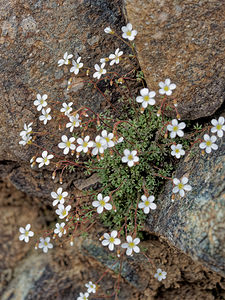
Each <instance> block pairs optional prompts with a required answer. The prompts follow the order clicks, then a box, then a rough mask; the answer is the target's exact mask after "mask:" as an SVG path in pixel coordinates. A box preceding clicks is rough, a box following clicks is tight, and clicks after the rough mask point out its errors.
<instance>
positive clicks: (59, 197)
mask: <svg viewBox="0 0 225 300" xmlns="http://www.w3.org/2000/svg"><path fill="white" fill-rule="evenodd" d="M62 190H63V189H62V188H61V187H60V188H58V189H57V192H51V197H52V198H53V199H55V200H54V201H53V203H52V205H53V206H55V205H57V204H58V202H59V203H60V204H63V203H64V201H65V198H66V197H67V196H68V193H67V192H63V191H62Z"/></svg>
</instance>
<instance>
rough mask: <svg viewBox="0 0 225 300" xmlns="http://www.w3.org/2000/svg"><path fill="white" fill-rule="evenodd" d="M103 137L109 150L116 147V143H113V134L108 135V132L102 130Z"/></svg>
mask: <svg viewBox="0 0 225 300" xmlns="http://www.w3.org/2000/svg"><path fill="white" fill-rule="evenodd" d="M102 137H103V139H105V141H106V146H107V148H112V147H113V146H115V143H114V141H113V138H114V134H113V133H107V131H106V130H102Z"/></svg>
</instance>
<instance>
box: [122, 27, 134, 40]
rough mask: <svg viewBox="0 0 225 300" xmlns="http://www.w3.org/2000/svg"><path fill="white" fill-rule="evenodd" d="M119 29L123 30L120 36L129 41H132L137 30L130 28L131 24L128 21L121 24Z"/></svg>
mask: <svg viewBox="0 0 225 300" xmlns="http://www.w3.org/2000/svg"><path fill="white" fill-rule="evenodd" d="M121 29H122V31H123V34H122V37H123V38H124V39H128V40H129V41H133V40H134V38H135V36H136V35H137V31H136V30H132V25H131V24H130V23H128V24H127V25H126V26H123V27H122V28H121Z"/></svg>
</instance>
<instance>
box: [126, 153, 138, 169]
mask: <svg viewBox="0 0 225 300" xmlns="http://www.w3.org/2000/svg"><path fill="white" fill-rule="evenodd" d="M123 153H124V156H123V157H122V162H123V163H127V164H128V166H129V167H133V165H134V164H135V163H137V162H138V161H139V157H138V156H137V151H136V150H133V151H130V150H128V149H125V150H124V151H123Z"/></svg>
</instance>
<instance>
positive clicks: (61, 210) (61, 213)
mask: <svg viewBox="0 0 225 300" xmlns="http://www.w3.org/2000/svg"><path fill="white" fill-rule="evenodd" d="M70 209H71V205H67V207H64V205H63V204H59V205H58V209H57V210H56V211H55V212H56V214H57V215H59V218H60V219H64V218H65V217H67V216H68V213H69V211H70Z"/></svg>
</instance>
